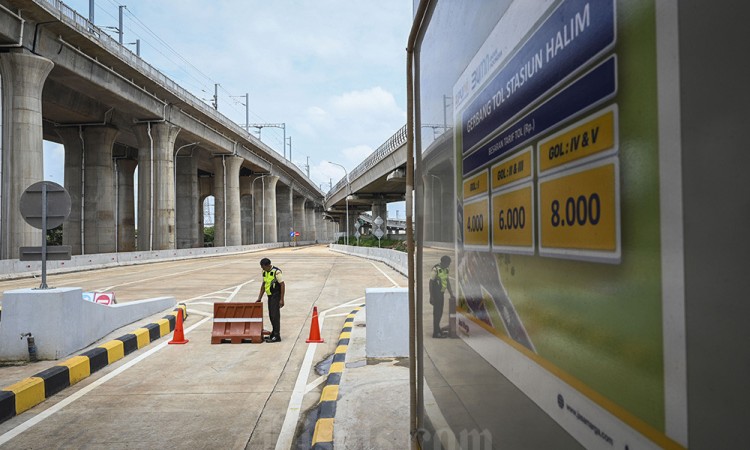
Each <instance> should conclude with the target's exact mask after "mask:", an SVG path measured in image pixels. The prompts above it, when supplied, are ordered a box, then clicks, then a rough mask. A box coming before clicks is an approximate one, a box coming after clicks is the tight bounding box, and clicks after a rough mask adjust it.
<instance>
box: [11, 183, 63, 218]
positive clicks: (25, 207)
mask: <svg viewBox="0 0 750 450" xmlns="http://www.w3.org/2000/svg"><path fill="white" fill-rule="evenodd" d="M44 191H46V194H45V193H44ZM43 194H44V195H46V197H47V202H46V203H47V204H46V207H45V205H43V204H42V195H43ZM70 205H71V203H70V195H68V191H66V190H65V188H64V187H62V186H60V185H59V184H57V183H55V182H53V181H40V182H38V183H34V184H32V185H31V186H29V187H27V188H26V190H25V191H23V194H21V204H20V210H21V215H22V216H23V219H24V220H25V221H26V223H28V224H29V225H31V226H32V227H34V228H38V229H40V230H41V229H42V212H43V209H46V212H47V229H48V230H51V229H52V228H56V227H58V226H60V225H61V224H62V223H63V221H64V220H65V219H66V218H67V217H68V215H69V214H70Z"/></svg>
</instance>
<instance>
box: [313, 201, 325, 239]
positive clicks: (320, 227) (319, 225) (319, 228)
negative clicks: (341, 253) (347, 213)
mask: <svg viewBox="0 0 750 450" xmlns="http://www.w3.org/2000/svg"><path fill="white" fill-rule="evenodd" d="M315 238H316V240H317V241H318V242H325V241H326V221H325V219H323V207H322V206H318V207H316V208H315Z"/></svg>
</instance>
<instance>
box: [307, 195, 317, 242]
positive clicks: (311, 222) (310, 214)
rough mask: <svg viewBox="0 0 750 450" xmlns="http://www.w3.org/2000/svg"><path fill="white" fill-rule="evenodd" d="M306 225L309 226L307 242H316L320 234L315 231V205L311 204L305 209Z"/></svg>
mask: <svg viewBox="0 0 750 450" xmlns="http://www.w3.org/2000/svg"><path fill="white" fill-rule="evenodd" d="M305 216H306V217H305V225H306V226H307V236H308V237H307V238H305V240H307V241H315V240H317V239H318V233H317V230H316V229H315V225H316V223H315V204H314V203H309V204H308V205H307V208H305Z"/></svg>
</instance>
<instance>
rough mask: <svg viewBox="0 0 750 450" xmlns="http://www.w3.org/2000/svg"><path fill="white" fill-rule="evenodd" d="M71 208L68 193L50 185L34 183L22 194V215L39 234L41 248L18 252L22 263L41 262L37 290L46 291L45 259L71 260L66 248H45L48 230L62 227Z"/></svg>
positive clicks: (63, 246)
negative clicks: (40, 235)
mask: <svg viewBox="0 0 750 450" xmlns="http://www.w3.org/2000/svg"><path fill="white" fill-rule="evenodd" d="M70 206H71V202H70V195H68V192H67V191H66V190H65V188H63V187H62V186H60V185H59V184H57V183H53V182H52V181H40V182H38V183H34V184H32V185H31V186H29V187H28V188H26V190H25V191H24V192H23V194H21V204H20V209H21V215H22V216H23V218H24V220H25V221H26V222H27V223H28V224H29V225H31V226H32V227H34V228H39V229H41V230H42V245H41V247H21V248H20V253H21V256H20V260H21V261H41V262H42V284H40V285H39V289H49V288H48V287H47V259H52V260H57V261H59V260H69V259H70V250H71V249H70V246H69V245H61V246H54V247H52V248H49V249H48V248H47V230H49V229H52V228H57V227H58V226H60V225H61V224H62V223H63V221H64V220H65V219H66V218H67V217H68V215H69V214H70ZM53 249H54V250H53ZM50 250H52V251H50Z"/></svg>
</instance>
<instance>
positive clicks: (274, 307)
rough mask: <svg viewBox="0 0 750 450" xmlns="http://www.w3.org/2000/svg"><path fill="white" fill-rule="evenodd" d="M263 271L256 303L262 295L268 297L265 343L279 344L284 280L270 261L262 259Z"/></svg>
mask: <svg viewBox="0 0 750 450" xmlns="http://www.w3.org/2000/svg"><path fill="white" fill-rule="evenodd" d="M260 267H261V268H262V269H263V283H261V285H260V292H259V293H258V300H257V301H258V302H260V301H261V300H262V299H263V293H264V292H265V293H266V295H268V318H269V319H270V320H271V327H272V330H271V335H270V336H269V337H268V339H266V342H281V334H280V332H281V326H280V321H281V308H283V307H284V290H285V286H284V279H283V278H282V274H281V269H279V268H278V267H275V266H272V265H271V260H270V259H268V258H263V259H261V260H260Z"/></svg>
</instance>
